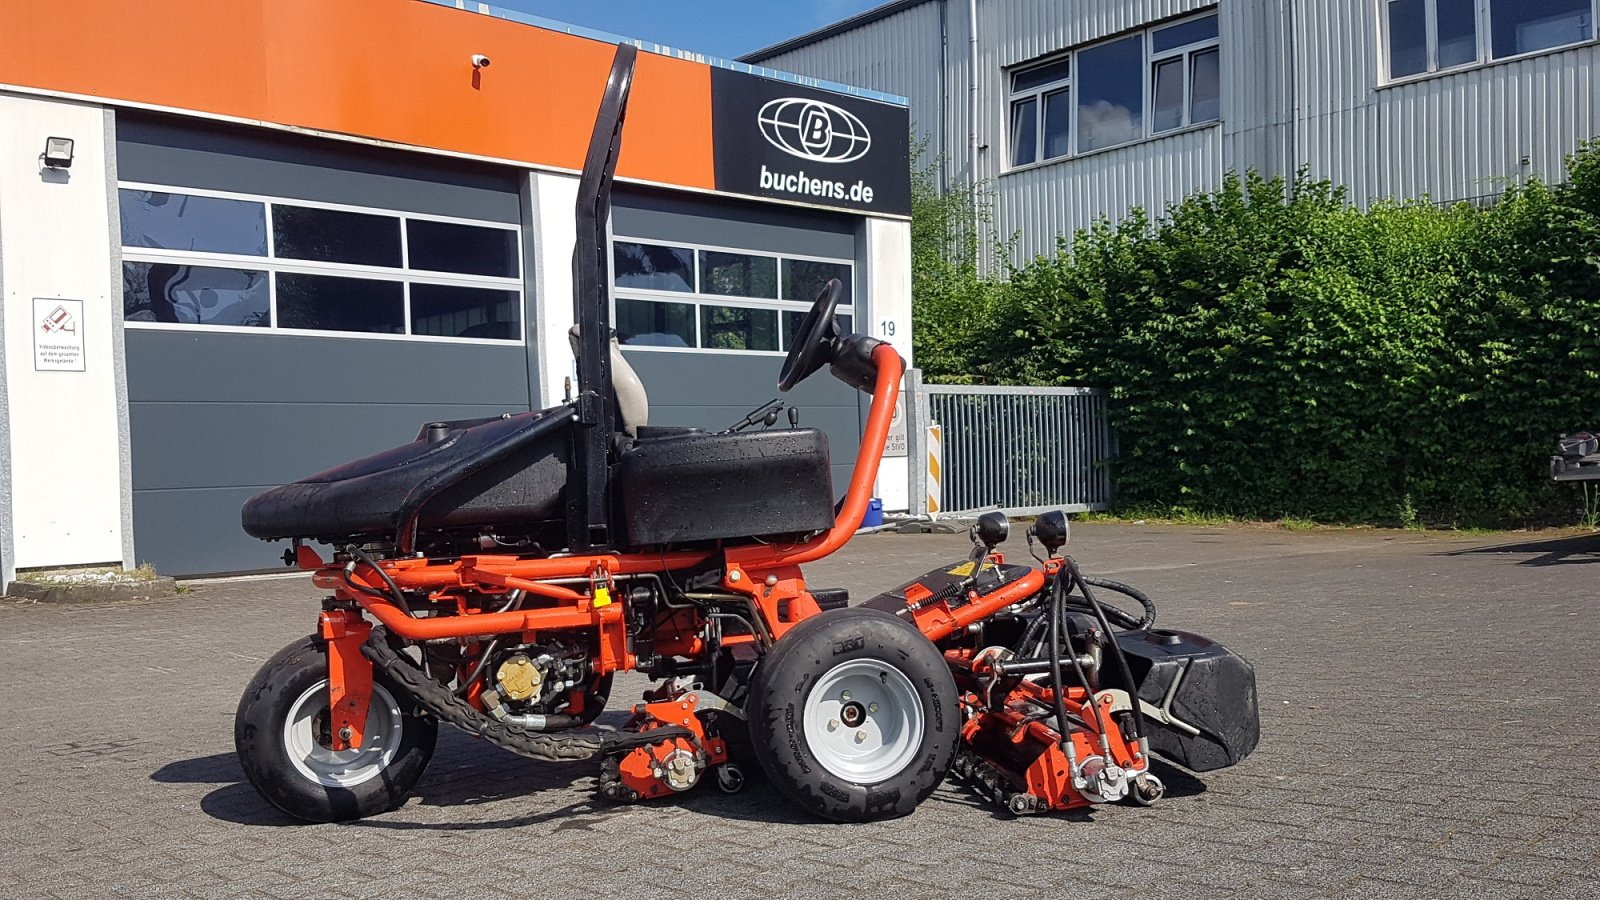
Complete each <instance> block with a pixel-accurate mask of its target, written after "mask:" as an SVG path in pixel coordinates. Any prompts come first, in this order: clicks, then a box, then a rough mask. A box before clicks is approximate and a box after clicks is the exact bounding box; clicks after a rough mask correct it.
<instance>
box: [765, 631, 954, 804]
mask: <svg viewBox="0 0 1600 900" xmlns="http://www.w3.org/2000/svg"><path fill="white" fill-rule="evenodd" d="M956 696H957V695H956V685H955V680H954V679H953V678H952V677H951V675H950V668H949V666H948V665H947V664H946V663H945V660H944V656H943V654H941V653H940V652H939V650H938V648H936V647H935V646H934V645H933V644H932V642H930V641H929V640H928V639H927V638H926V637H924V636H923V635H922V633H921V632H919V631H917V630H916V629H915V628H913V627H912V626H910V625H909V624H907V623H905V622H903V621H901V620H899V619H897V618H895V617H894V616H892V615H890V614H888V613H884V612H879V611H877V610H871V609H861V608H855V609H840V610H831V611H829V612H825V613H822V614H820V615H817V616H813V617H812V618H810V619H807V620H806V621H804V622H802V623H800V624H799V625H797V626H795V628H794V629H793V630H792V631H790V632H789V633H788V634H785V635H784V636H783V637H782V638H781V639H779V640H778V642H777V643H776V644H775V645H774V646H773V648H772V650H771V651H769V652H768V653H767V655H766V656H765V657H764V658H763V659H762V660H761V662H760V664H759V665H757V667H756V672H755V678H754V681H753V683H752V685H751V689H750V701H749V703H748V704H747V706H746V712H747V715H748V717H749V722H750V739H751V744H752V746H753V749H754V751H755V756H756V759H757V760H758V761H759V762H760V763H761V768H762V770H763V771H765V772H766V774H767V777H768V778H769V779H771V781H772V783H773V784H775V785H777V787H778V789H779V790H780V791H782V792H783V793H784V794H785V795H787V796H788V797H789V799H791V800H793V801H794V802H795V803H797V804H798V805H800V806H801V807H802V808H804V809H806V810H808V811H810V812H812V813H815V814H816V815H819V816H822V817H824V818H828V819H834V820H837V821H844V822H870V821H876V820H879V819H893V818H897V817H899V816H903V815H906V814H907V813H909V812H911V811H912V810H914V809H916V807H917V804H919V803H921V802H922V801H923V800H925V799H927V797H928V795H929V794H931V793H933V790H934V788H936V787H938V786H939V782H941V781H943V780H944V776H945V774H946V773H947V772H949V771H950V766H951V764H952V763H953V762H954V760H955V755H956V743H957V740H958V738H959V736H960V727H961V721H960V716H959V714H958V710H957V706H956Z"/></svg>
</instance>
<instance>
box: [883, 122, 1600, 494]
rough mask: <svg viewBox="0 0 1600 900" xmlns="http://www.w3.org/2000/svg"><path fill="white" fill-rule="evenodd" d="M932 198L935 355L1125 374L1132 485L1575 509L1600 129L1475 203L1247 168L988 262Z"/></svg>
mask: <svg viewBox="0 0 1600 900" xmlns="http://www.w3.org/2000/svg"><path fill="white" fill-rule="evenodd" d="M920 196H921V198H922V202H921V203H920V204H919V206H918V210H917V213H916V215H914V218H913V222H914V223H916V222H917V216H921V217H922V219H923V223H922V225H921V226H920V230H919V231H918V232H917V235H916V240H915V241H914V246H915V247H916V248H917V249H916V251H915V254H914V255H915V264H914V265H915V271H916V284H915V292H916V297H915V298H916V306H915V310H916V324H917V329H916V336H917V346H916V351H917V354H918V360H919V364H920V365H921V366H922V367H923V369H924V372H925V373H926V375H927V376H928V377H929V379H930V380H943V381H951V380H958V381H969V380H977V381H984V382H989V383H1024V384H1097V385H1105V386H1108V387H1110V388H1111V389H1112V390H1113V395H1114V398H1115V403H1114V411H1113V416H1114V424H1115V426H1116V428H1117V429H1118V432H1119V435H1120V441H1121V447H1122V458H1121V459H1120V460H1119V462H1118V464H1117V471H1116V481H1117V485H1118V491H1119V497H1120V500H1121V502H1123V503H1124V504H1127V505H1136V506H1146V505H1169V506H1181V507H1184V508H1187V509H1191V510H1196V511H1202V512H1208V513H1220V514H1225V515H1236V516H1249V517H1265V518H1275V517H1279V516H1295V517H1301V518H1309V519H1314V520H1317V521H1327V522H1403V523H1407V524H1410V523H1412V522H1416V521H1422V522H1426V523H1432V524H1457V525H1507V524H1516V523H1522V522H1528V521H1534V520H1539V521H1549V520H1552V519H1554V520H1567V521H1570V520H1572V519H1574V518H1575V510H1576V506H1577V501H1576V500H1575V497H1576V494H1575V489H1573V488H1571V487H1564V486H1557V485H1554V484H1552V483H1551V482H1550V481H1549V479H1548V475H1547V472H1546V460H1547V459H1548V457H1549V456H1550V453H1551V450H1552V447H1553V445H1554V441H1555V439H1556V437H1557V435H1559V434H1561V433H1564V432H1570V431H1574V430H1578V429H1582V428H1600V303H1597V301H1600V144H1595V145H1589V146H1586V147H1584V148H1581V149H1580V150H1579V151H1578V153H1577V154H1576V155H1574V157H1573V158H1572V159H1571V160H1570V162H1569V179H1568V181H1566V182H1565V183H1563V184H1561V185H1558V186H1553V187H1552V186H1546V185H1544V184H1540V183H1537V182H1535V183H1531V184H1528V185H1526V186H1522V187H1518V188H1516V189H1513V190H1511V191H1509V192H1508V193H1507V194H1506V195H1505V196H1504V197H1503V198H1502V199H1501V200H1500V201H1499V202H1497V203H1496V204H1494V205H1493V206H1490V207H1487V208H1481V209H1480V208H1472V207H1468V206H1466V205H1458V206H1453V207H1447V208H1441V207H1437V206H1434V205H1432V204H1429V203H1422V202H1418V203H1403V204H1379V205H1375V206H1373V207H1371V208H1369V209H1366V210H1360V209H1357V208H1355V207H1353V206H1351V205H1350V204H1349V202H1348V201H1347V199H1346V198H1345V197H1344V195H1343V194H1342V193H1341V192H1340V191H1339V190H1337V189H1335V188H1334V187H1333V186H1332V185H1330V184H1329V183H1327V182H1321V181H1313V180H1310V179H1309V178H1306V177H1304V176H1303V175H1302V176H1301V177H1300V178H1298V179H1296V180H1295V181H1294V182H1293V183H1290V184H1286V183H1285V182H1284V181H1282V180H1264V179H1261V178H1259V177H1256V176H1254V175H1247V176H1245V177H1242V178H1240V177H1230V178H1229V179H1228V180H1227V181H1226V183H1225V184H1224V186H1223V188H1222V189H1221V190H1219V191H1217V192H1215V193H1209V194H1202V195H1198V196H1194V197H1191V198H1189V199H1188V200H1186V201H1184V202H1183V203H1181V204H1178V205H1176V206H1174V207H1172V208H1171V209H1169V210H1168V211H1167V214H1166V215H1165V216H1163V217H1161V218H1159V219H1152V218H1151V217H1149V216H1147V215H1145V214H1144V213H1142V212H1139V211H1135V212H1134V213H1133V214H1132V215H1131V216H1129V217H1128V218H1127V219H1125V220H1124V221H1122V222H1121V223H1120V224H1118V225H1115V226H1111V225H1107V224H1104V223H1102V224H1100V225H1098V226H1096V227H1094V228H1092V229H1089V230H1087V231H1084V232H1080V233H1079V234H1077V235H1075V236H1074V237H1073V238H1071V239H1070V240H1063V241H1062V242H1061V244H1060V246H1059V248H1058V252H1057V253H1056V254H1055V255H1053V256H1049V257H1041V258H1039V259H1036V260H1034V261H1032V262H1029V263H1027V264H1023V265H1019V266H1013V267H1011V269H1010V271H1009V272H1008V273H1007V277H1006V278H1004V279H994V280H985V279H982V278H980V277H978V275H977V274H976V270H975V268H974V267H973V266H972V264H971V254H970V249H967V250H965V251H964V252H956V253H949V252H945V250H944V249H943V247H944V246H945V245H943V244H940V243H939V238H940V235H941V234H943V235H946V236H947V235H948V234H949V233H950V225H949V222H948V219H949V218H951V201H942V200H938V199H937V198H935V197H933V196H932V195H931V194H930V193H929V192H927V191H926V190H924V191H922V192H920ZM956 212H957V213H959V214H961V215H964V214H965V212H964V209H963V208H957V209H956ZM959 217H960V215H957V216H955V218H959ZM929 223H936V224H933V225H930V224H929ZM947 243H948V241H946V244H947ZM930 248H936V249H930ZM961 249H962V248H960V247H959V245H958V250H961Z"/></svg>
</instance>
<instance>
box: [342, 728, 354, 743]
mask: <svg viewBox="0 0 1600 900" xmlns="http://www.w3.org/2000/svg"><path fill="white" fill-rule="evenodd" d="M355 735H356V733H355V732H354V731H352V730H351V728H350V726H349V725H346V726H344V727H343V728H341V729H339V740H341V741H344V742H345V743H349V742H350V739H351V738H353V737H355Z"/></svg>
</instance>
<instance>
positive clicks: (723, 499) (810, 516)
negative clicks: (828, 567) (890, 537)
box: [615, 428, 833, 546]
mask: <svg viewBox="0 0 1600 900" xmlns="http://www.w3.org/2000/svg"><path fill="white" fill-rule="evenodd" d="M615 486H616V489H617V496H618V498H619V510H620V518H621V521H622V525H623V531H624V534H625V536H626V538H627V541H628V543H629V544H630V545H631V546H640V545H644V544H674V543H679V542H683V541H704V540H715V539H726V538H744V537H758V536H766V535H779V534H797V533H804V532H809V531H821V530H823V529H826V528H830V527H832V526H833V479H832V470H831V469H830V468H829V462H828V438H827V436H826V435H824V434H823V433H822V432H820V431H818V430H817V429H815V428H784V429H777V428H775V429H769V430H767V431H745V432H739V433H736V434H682V435H676V436H669V437H663V438H659V439H653V440H642V441H640V442H639V443H638V444H636V445H635V446H634V447H633V448H632V449H631V450H629V451H628V452H627V453H626V454H624V455H623V457H622V462H621V463H620V464H619V465H618V466H617V473H616V481H615Z"/></svg>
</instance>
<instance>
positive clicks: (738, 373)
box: [612, 188, 868, 494]
mask: <svg viewBox="0 0 1600 900" xmlns="http://www.w3.org/2000/svg"><path fill="white" fill-rule="evenodd" d="M612 235H613V242H612V246H613V254H612V268H613V275H614V279H615V280H614V293H615V300H614V303H615V311H614V316H613V320H612V321H613V324H614V325H615V327H616V329H617V333H618V337H619V338H620V339H621V340H622V342H623V345H624V350H623V353H624V355H625V356H626V357H627V359H628V362H629V363H631V364H632V365H633V367H634V369H635V370H637V371H638V373H639V377H640V378H641V379H642V380H643V381H644V384H645V388H646V390H647V391H648V392H649V395H650V421H651V422H653V423H656V424H661V425H696V426H700V427H706V428H717V429H720V428H724V427H727V426H728V425H731V424H733V423H734V422H735V421H737V420H738V419H739V418H740V417H741V416H743V415H744V414H745V413H747V412H749V411H750V410H751V409H752V408H753V407H755V406H757V405H759V404H761V403H764V402H766V401H768V400H772V399H774V398H777V397H779V396H780V395H779V393H778V389H777V381H778V369H779V368H780V366H781V365H782V362H783V355H784V351H785V350H786V349H787V348H788V336H789V331H790V330H791V329H792V328H793V326H794V325H795V324H796V323H797V321H798V319H799V317H800V316H801V315H802V314H803V313H804V311H805V310H806V309H807V308H808V307H809V306H810V305H811V302H812V301H813V300H814V299H815V297H816V294H817V290H818V289H819V288H820V286H821V285H822V284H823V283H825V281H826V280H827V278H828V277H830V276H837V277H840V278H841V279H842V280H844V281H845V282H846V284H847V285H848V286H851V287H852V290H853V280H854V279H853V274H854V260H855V253H856V237H855V220H853V219H852V218H850V217H848V216H841V215H831V214H827V213H822V212H812V211H809V210H798V209H789V208H781V207H772V206H766V205H759V204H753V203H743V202H738V201H729V200H722V199H717V200H711V199H698V198H691V197H688V196H686V195H683V194H672V193H667V192H657V191H646V190H642V189H638V188H630V189H621V190H619V191H618V192H617V195H616V198H615V203H614V208H613V210H612ZM867 300H868V298H866V297H862V296H855V295H852V296H849V297H847V302H848V303H851V304H852V305H850V306H846V307H844V308H843V310H844V311H843V313H842V316H843V317H844V318H845V319H846V320H849V319H850V318H851V316H853V315H858V314H859V316H860V317H861V320H862V321H868V320H867V319H866V318H865V315H866V314H865V311H864V310H865V308H866V303H867ZM782 399H783V400H784V401H785V402H786V403H789V404H790V405H792V406H796V407H798V408H799V409H800V424H801V425H804V426H810V427H816V428H821V429H823V430H824V431H825V432H826V433H827V435H828V443H829V450H830V454H831V458H832V462H833V482H834V492H835V494H842V493H843V491H844V488H845V486H846V484H848V482H849V478H850V471H851V466H853V465H854V463H855V458H856V451H857V448H858V447H859V444H860V441H861V413H862V405H863V398H862V397H861V396H860V395H859V393H858V392H856V391H855V390H853V389H851V388H849V387H846V386H845V385H843V384H841V383H840V382H839V381H837V380H836V379H834V378H832V377H830V376H829V375H828V373H827V371H826V370H824V371H822V372H819V373H817V374H816V375H813V376H812V377H811V378H810V379H809V380H807V381H806V382H805V383H804V384H802V385H801V386H800V387H798V388H797V389H795V390H794V391H791V392H790V393H789V394H786V395H782ZM781 421H783V420H781Z"/></svg>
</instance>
